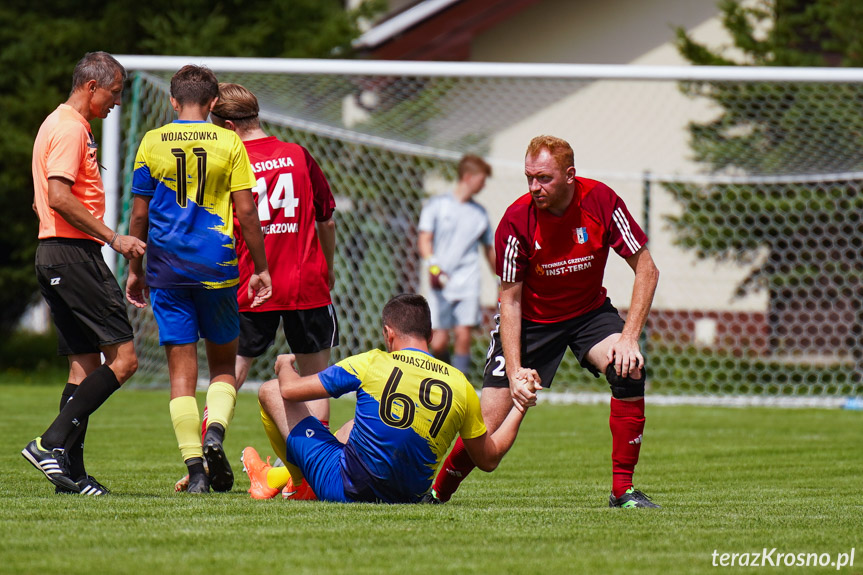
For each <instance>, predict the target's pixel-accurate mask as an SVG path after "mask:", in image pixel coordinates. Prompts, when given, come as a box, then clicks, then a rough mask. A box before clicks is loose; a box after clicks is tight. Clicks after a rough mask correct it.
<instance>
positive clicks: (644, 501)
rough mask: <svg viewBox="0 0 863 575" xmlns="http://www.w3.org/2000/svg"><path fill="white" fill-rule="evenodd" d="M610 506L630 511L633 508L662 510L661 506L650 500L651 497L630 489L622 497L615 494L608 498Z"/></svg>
mask: <svg viewBox="0 0 863 575" xmlns="http://www.w3.org/2000/svg"><path fill="white" fill-rule="evenodd" d="M608 506H609V507H622V508H624V509H629V508H631V507H651V508H660V507H661V505H657V504H656V503H654V502H653V501H651V500H650V497H648V496H647V495H645V494H644V493H642V492H641V491H639V490H637V489H633V488H632V487H630V488H629V489H627V490H626V493H624V494H623V495H621V496H620V497H615V496H614V493H612V494H611V495H609V496H608Z"/></svg>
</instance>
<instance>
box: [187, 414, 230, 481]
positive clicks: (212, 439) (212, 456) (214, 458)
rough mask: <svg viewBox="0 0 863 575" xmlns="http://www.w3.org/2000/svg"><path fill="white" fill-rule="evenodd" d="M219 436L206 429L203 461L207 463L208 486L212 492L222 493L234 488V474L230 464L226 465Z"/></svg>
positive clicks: (223, 449) (217, 433)
mask: <svg viewBox="0 0 863 575" xmlns="http://www.w3.org/2000/svg"><path fill="white" fill-rule="evenodd" d="M214 425H215V424H214ZM220 435H221V434H220V433H219V432H218V431H213V429H212V428H210V429H207V435H206V436H205V437H204V459H205V460H206V461H207V470H208V471H209V474H210V486H211V487H212V488H213V491H220V492H224V491H230V490H231V488H232V487H233V486H234V472H233V471H232V470H231V464H230V463H228V458H227V456H226V455H225V448H224V447H222V440H221V437H220ZM190 485H191V483H190Z"/></svg>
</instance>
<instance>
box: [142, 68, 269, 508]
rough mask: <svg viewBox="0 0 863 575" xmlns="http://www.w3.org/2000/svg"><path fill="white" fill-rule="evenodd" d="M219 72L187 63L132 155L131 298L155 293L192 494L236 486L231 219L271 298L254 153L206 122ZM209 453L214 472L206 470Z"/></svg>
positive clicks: (261, 291)
mask: <svg viewBox="0 0 863 575" xmlns="http://www.w3.org/2000/svg"><path fill="white" fill-rule="evenodd" d="M218 95H219V83H218V80H216V77H215V75H214V74H213V73H212V72H211V71H210V70H209V69H207V68H205V67H201V66H192V65H189V66H185V67H183V68H182V69H180V70H179V71H178V72H177V73H176V74H174V77H173V78H171V105H172V106H173V107H174V110H176V112H177V114H178V119H177V120H176V121H174V122H172V123H170V124H167V125H165V126H163V127H161V128H158V129H156V130H151V131H149V132H147V133H146V134H145V135H144V138H143V140H142V141H141V146H140V147H139V149H138V155H137V157H136V158H135V173H134V179H133V182H132V192H133V193H134V194H135V197H134V203H133V205H132V215H131V221H130V224H129V231H130V233H131V234H132V235H134V236H137V237H139V238H141V239H144V238H147V240H148V242H149V245H150V246H152V248H153V249H151V250H150V251H149V252H148V254H147V270H146V276H145V274H144V269H143V262H142V258H138V259H135V260H132V261H131V262H130V264H129V279H128V281H127V283H126V297H127V298H128V300H129V301H130V302H131V303H132V304H134V305H135V306H136V307H144V306H146V305H147V304H146V299H145V298H146V296H147V294H148V292H149V296H150V303H151V304H152V305H153V315H154V316H155V318H156V323H157V324H158V326H159V343H160V344H161V345H163V346H165V352H166V354H167V357H168V370H169V372H170V378H171V403H170V411H171V420H172V422H173V424H174V431H175V433H176V436H177V443H178V445H179V447H180V453H181V454H182V456H183V460H184V462H185V463H186V467H187V468H188V471H189V488H188V492H189V493H207V492H208V491H209V490H210V487H211V486H212V488H213V490H214V491H229V490H230V489H231V487H232V486H233V483H234V476H233V472H232V470H231V466H230V465H229V463H228V460H227V457H226V456H225V451H224V448H223V446H222V442H223V440H224V435H225V430H226V429H227V427H228V424H229V423H230V421H231V418H232V417H233V413H234V405H235V403H236V397H237V395H236V377H235V372H234V365H235V361H236V355H237V337H238V336H239V330H240V328H239V311H238V308H237V284H238V282H239V271H238V268H237V254H236V251H235V249H234V233H233V231H234V230H233V226H234V218H233V212H236V217H237V221H238V222H239V225H240V227H241V229H242V231H243V236H244V237H245V239H246V244H247V246H248V248H249V253H250V254H251V257H252V261H253V262H254V273H253V274H252V276H251V279H250V281H249V288H248V291H249V298H250V299H252V307H256V306H258V305H260V304H261V303H263V302H264V301H266V300H267V298H269V296H270V293H271V290H272V285H271V282H270V276H269V271H268V269H267V260H266V256H265V253H264V238H263V234H262V233H261V224H260V221H259V220H258V215H257V207H256V206H255V203H254V200H253V198H252V192H251V188H252V187H254V185H255V178H254V174H253V173H252V168H251V164H250V163H249V157H248V155H247V154H246V149H245V148H244V147H243V143H242V141H240V138H239V137H237V135H236V134H235V133H234V132H231V131H230V130H225V129H223V128H220V127H218V126H214V125H212V124H209V123H207V122H206V120H207V116H208V115H209V113H210V110H212V108H213V106H214V105H215V103H216V101H217V100H218ZM199 336H201V337H203V338H204V339H205V340H206V350H207V362H208V364H209V368H210V386H209V388H208V390H207V405H208V407H209V420H208V427H207V433H206V436H205V437H204V439H203V441H202V439H201V436H200V433H199V431H198V428H199V426H200V423H201V420H200V416H199V414H198V406H197V403H196V402H195V387H196V384H197V380H198V356H197V341H198V338H199ZM204 458H206V460H207V466H208V469H209V476H208V475H207V473H205V471H204V465H203V464H204Z"/></svg>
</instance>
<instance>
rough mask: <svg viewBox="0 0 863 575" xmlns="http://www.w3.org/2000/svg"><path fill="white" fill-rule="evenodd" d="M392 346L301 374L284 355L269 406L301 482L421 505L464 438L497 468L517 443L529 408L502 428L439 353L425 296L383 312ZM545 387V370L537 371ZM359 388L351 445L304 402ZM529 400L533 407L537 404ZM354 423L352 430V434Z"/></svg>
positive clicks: (345, 494) (320, 490) (331, 491)
mask: <svg viewBox="0 0 863 575" xmlns="http://www.w3.org/2000/svg"><path fill="white" fill-rule="evenodd" d="M381 315H382V318H381V319H382V323H383V335H384V342H385V344H386V349H387V351H386V352H383V351H380V350H377V349H376V350H372V351H369V352H367V353H363V354H360V355H355V356H352V357H349V358H347V359H345V360H342V361H340V362H339V363H337V364H336V365H333V366H331V367H329V368H327V369H326V370H324V371H322V372H321V373H318V374H315V375H310V376H306V377H301V376H300V375H299V373H297V371H296V369H294V366H293V360H294V357H293V356H292V355H280V356H279V357H278V359H277V360H276V375H277V377H278V380H271V381H268V382H266V383H265V384H264V385H262V386H261V389H260V391H259V394H258V398H259V399H260V402H261V406H262V407H263V409H264V412H265V414H266V416H267V418H269V419H270V420H271V421H272V423H274V424H275V425H276V427H277V428H278V430H279V432H280V434H281V436H282V437H283V438H285V439H286V446H285V447H286V450H285V455H286V459H285V463H286V465H287V467H288V469H289V470H290V473H291V476H292V479H293V482H294V484H297V485H298V484H299V483H300V481H301V480H302V478H303V477H305V479H306V481H307V482H308V484H309V485H310V487H311V488H312V489H313V490H314V492H315V494H316V495H317V497H318V499H321V500H324V501H340V502H359V501H365V502H381V503H419V502H421V501H423V500H424V499H425V500H428V498H427V496H428V495H429V489H430V487H431V483H432V479H433V478H434V473H435V469H437V467H438V464H439V463H440V461H441V459H442V458H443V456H444V455H445V454H446V451H447V449H448V448H449V446H450V444H451V443H452V441H453V440H454V439H455V438H456V436H461V437H462V439H463V440H464V443H465V445H466V447H467V450H468V451H469V452H470V455H471V457H472V458H473V460H474V462H475V463H476V464H477V466H478V467H479V468H480V469H482V470H484V471H492V470H494V469H495V468H496V467H497V465H498V463H500V460H501V459H502V458H503V456H504V454H505V453H506V452H507V451H508V450H509V448H510V447H511V446H512V443H513V441H514V440H515V436H516V434H517V432H518V427H519V425H520V424H521V420H522V418H523V416H524V409H525V408H520V409H516V408H515V407H513V409H511V410H510V412H509V415H508V416H507V417H506V419H505V420H504V422H503V424H502V425H501V426H500V427H499V428H498V429H497V431H495V433H493V434H489V433H488V432H487V431H486V427H485V424H484V423H483V419H482V413H481V412H480V407H479V398H478V397H477V394H476V391H475V390H474V388H473V386H472V385H471V384H470V382H468V380H467V378H466V377H465V376H464V374H462V373H461V372H460V371H458V370H457V369H455V368H453V367H452V366H450V365H448V364H446V363H444V362H442V361H439V360H437V359H435V358H434V357H433V356H431V355H430V354H429V351H428V344H429V339H430V338H431V315H430V312H429V307H428V303H427V302H426V300H425V298H423V297H422V296H420V295H414V294H402V295H398V296H396V297H394V298H392V299H391V300H390V301H389V302H387V304H386V305H385V306H384V309H383V312H382V314H381ZM527 377H528V378H529V380H530V381H529V382H527V381H526V382H525V383H529V384H530V385H532V386H533V387H534V388H535V389H539V387H540V386H539V379H538V376H537V375H536V373H535V372H532V373H530V374H528V375H527ZM351 391H353V392H356V395H357V407H356V413H355V416H354V420H353V425H352V427H351V426H346V427H345V429H346V431H345V432H341V433H340V435H348V437H342V439H343V440H345V442H344V443H342V442H341V441H339V438H338V437H336V436H334V435H333V434H332V433H330V431H329V430H328V429H327V428H326V427H324V426H323V425H322V424H321V423H320V421H318V420H317V419H316V418H315V417H313V416H312V415H311V413H310V412H309V409H308V407H307V406H306V404H305V403H304V402H306V401H310V400H313V399H320V398H326V397H339V396H341V395H342V394H344V393H347V392H351ZM528 407H529V405H528ZM347 430H349V434H348V433H347Z"/></svg>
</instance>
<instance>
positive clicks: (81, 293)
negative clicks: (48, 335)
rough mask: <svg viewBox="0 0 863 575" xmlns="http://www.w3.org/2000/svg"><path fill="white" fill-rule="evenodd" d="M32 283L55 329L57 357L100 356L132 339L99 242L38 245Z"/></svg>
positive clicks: (123, 305) (123, 303)
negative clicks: (108, 348) (100, 352)
mask: <svg viewBox="0 0 863 575" xmlns="http://www.w3.org/2000/svg"><path fill="white" fill-rule="evenodd" d="M36 278H37V279H38V280H39V289H40V291H41V292H42V296H43V297H44V298H45V301H46V302H48V307H49V308H50V309H51V316H52V317H53V318H54V325H55V326H56V327H57V353H58V354H59V355H77V354H84V353H99V351H101V348H102V347H104V346H107V345H113V344H117V343H122V342H124V341H129V340H131V339H132V337H133V334H132V324H130V323H129V316H128V315H127V314H126V300H125V298H124V296H123V292H122V291H121V290H120V286H119V284H117V280H116V278H114V274H112V273H111V270H110V269H108V266H107V265H105V260H104V258H103V257H102V246H100V245H99V243H98V242H95V241H92V240H83V239H67V238H49V239H45V240H40V241H39V245H38V247H37V248H36Z"/></svg>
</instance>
